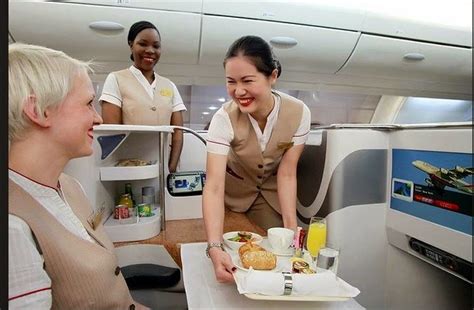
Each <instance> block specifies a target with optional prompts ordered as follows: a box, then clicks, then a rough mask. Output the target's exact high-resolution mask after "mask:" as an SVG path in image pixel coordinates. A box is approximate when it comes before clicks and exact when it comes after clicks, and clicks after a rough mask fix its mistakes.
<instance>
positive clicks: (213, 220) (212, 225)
mask: <svg viewBox="0 0 474 310" xmlns="http://www.w3.org/2000/svg"><path fill="white" fill-rule="evenodd" d="M224 68H225V76H226V87H227V93H228V95H229V97H230V98H231V100H230V101H229V102H227V103H224V104H223V105H222V107H221V108H220V109H219V110H218V111H217V112H216V114H215V115H214V116H213V118H212V120H211V124H210V126H209V131H208V140H207V171H206V174H207V175H206V186H205V187H204V192H203V216H204V223H205V226H206V234H207V240H208V247H207V254H208V255H209V256H210V257H211V259H212V262H213V265H214V271H215V274H216V279H217V280H218V281H220V282H230V281H233V277H232V272H233V271H234V270H235V266H234V264H233V263H232V261H231V258H230V256H229V254H227V253H226V252H224V251H223V248H222V233H223V226H224V214H225V212H224V206H225V207H226V208H228V209H229V210H231V211H233V212H241V213H245V214H246V215H247V217H248V218H249V219H250V220H251V221H253V222H254V223H256V224H257V225H259V226H260V227H262V228H263V229H268V228H270V227H278V226H279V227H282V226H283V227H286V228H290V229H296V225H297V222H296V168H297V164H298V160H299V158H300V155H301V153H302V152H303V148H304V144H305V142H306V140H307V138H308V133H309V129H310V123H311V113H310V110H309V108H308V107H307V106H306V105H305V104H304V103H303V102H302V101H301V100H298V99H296V98H293V97H291V96H289V95H287V94H284V93H282V92H279V91H275V90H273V89H272V86H273V85H274V84H275V83H276V81H277V79H278V77H279V76H280V74H281V66H280V63H279V61H278V60H277V59H275V57H274V55H273V53H272V50H271V47H270V45H269V44H268V43H267V42H266V41H265V40H263V39H262V38H260V37H256V36H245V37H242V38H240V39H238V40H236V41H235V42H234V43H233V44H232V45H231V46H230V48H229V50H228V51H227V55H226V57H225V60H224Z"/></svg>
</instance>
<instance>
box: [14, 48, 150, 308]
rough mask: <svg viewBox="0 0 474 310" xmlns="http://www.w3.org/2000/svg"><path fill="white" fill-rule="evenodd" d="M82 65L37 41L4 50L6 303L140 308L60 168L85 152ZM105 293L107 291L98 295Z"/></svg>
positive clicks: (90, 117) (87, 86) (88, 102)
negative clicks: (6, 86) (5, 70)
mask: <svg viewBox="0 0 474 310" xmlns="http://www.w3.org/2000/svg"><path fill="white" fill-rule="evenodd" d="M89 70H90V68H89V64H87V63H84V62H82V61H79V60H76V59H73V58H71V57H69V56H67V55H66V54H64V53H63V52H60V51H55V50H52V49H48V48H45V47H42V46H36V45H26V44H19V43H14V44H10V45H9V47H8V77H9V79H8V81H9V86H8V138H9V144H10V147H9V153H8V168H9V169H8V177H9V181H8V258H9V259H8V261H9V264H8V294H9V297H8V307H9V308H11V309H51V308H52V309H142V308H144V306H142V305H140V304H138V303H137V302H135V301H134V300H133V299H132V296H131V295H130V292H129V290H128V287H127V284H126V282H125V279H124V277H123V275H122V273H121V271H120V267H118V260H117V257H116V256H115V253H114V245H113V243H112V241H111V240H110V239H109V237H108V236H107V234H106V233H105V230H104V226H103V225H102V223H98V224H97V225H93V224H91V223H90V221H89V220H88V219H89V216H90V215H91V214H92V206H91V204H90V202H89V201H88V199H87V197H86V196H85V193H84V190H83V189H82V186H81V185H80V184H79V183H78V182H77V180H76V179H74V178H72V177H71V176H68V175H66V174H64V173H63V170H64V167H65V166H66V165H67V163H68V162H69V161H70V160H71V159H74V158H79V157H84V156H89V155H91V154H92V140H93V129H92V128H93V126H95V125H99V124H101V123H102V119H101V117H100V116H99V114H98V113H97V112H96V110H95V108H94V105H93V102H94V98H95V91H94V87H93V86H92V82H91V80H90V78H89V75H88V72H89ZM104 292H106V293H104Z"/></svg>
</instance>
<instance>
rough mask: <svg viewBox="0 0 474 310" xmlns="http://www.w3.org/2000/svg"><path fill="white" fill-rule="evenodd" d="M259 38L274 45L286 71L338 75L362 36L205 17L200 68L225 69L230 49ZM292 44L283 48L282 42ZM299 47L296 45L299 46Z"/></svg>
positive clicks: (306, 27)
mask: <svg viewBox="0 0 474 310" xmlns="http://www.w3.org/2000/svg"><path fill="white" fill-rule="evenodd" d="M244 35H256V36H260V37H262V38H263V39H265V40H267V41H268V42H272V41H273V42H276V43H275V44H274V49H273V50H274V53H275V55H276V56H277V58H278V59H279V61H280V63H281V65H282V71H283V74H285V71H286V72H287V71H302V72H318V73H330V74H333V73H335V72H336V71H337V70H338V69H339V68H340V67H341V66H342V65H343V64H344V62H345V61H346V60H347V58H348V57H349V55H350V54H351V52H352V50H353V48H354V46H355V44H356V42H357V39H358V37H359V35H360V33H358V32H355V31H344V30H336V29H327V28H321V27H314V26H302V25H292V24H285V23H278V22H270V21H262V20H249V19H242V18H230V17H221V16H206V15H205V16H203V21H202V38H201V54H200V57H199V64H205V65H219V66H222V63H223V60H224V57H225V53H226V52H227V49H228V48H229V46H230V45H231V44H232V42H234V41H235V40H236V39H238V38H239V37H241V36H244ZM282 37H283V38H284V40H287V41H288V42H290V43H292V44H291V45H292V46H291V47H290V46H288V47H287V48H281V47H280V46H279V44H278V40H280V39H281V38H282ZM295 43H296V44H295Z"/></svg>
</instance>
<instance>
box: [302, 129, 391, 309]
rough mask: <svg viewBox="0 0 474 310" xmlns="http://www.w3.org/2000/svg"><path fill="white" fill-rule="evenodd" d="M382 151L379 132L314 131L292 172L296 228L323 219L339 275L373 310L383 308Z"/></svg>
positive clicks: (383, 144) (384, 170)
mask: <svg viewBox="0 0 474 310" xmlns="http://www.w3.org/2000/svg"><path fill="white" fill-rule="evenodd" d="M315 137H319V140H318V139H314V138H315ZM311 140H314V141H311ZM387 149H388V139H387V133H386V132H384V131H382V130H374V129H372V128H358V129H353V128H350V129H349V128H329V129H320V130H313V131H311V132H310V139H308V143H307V145H306V147H305V149H304V151H303V154H302V156H301V158H300V161H299V162H298V171H297V180H298V181H297V182H298V192H297V193H298V197H297V198H298V203H297V220H298V225H299V226H302V227H303V228H304V229H307V227H308V224H309V221H310V219H311V217H312V216H321V217H325V218H326V222H327V242H328V243H333V244H335V245H336V246H338V247H339V248H340V253H339V267H338V275H339V276H340V277H341V278H342V279H344V280H345V281H348V282H349V283H351V284H352V285H354V286H356V287H357V288H359V289H360V291H361V293H360V295H359V296H357V297H356V300H357V302H358V303H359V304H361V305H363V306H364V307H368V308H375V309H376V308H380V307H383V304H384V293H383V290H384V281H385V278H384V277H385V265H384V261H385V253H386V247H387V246H388V244H387V239H386V234H385V213H386V188H387V181H386V178H387V157H388V151H387Z"/></svg>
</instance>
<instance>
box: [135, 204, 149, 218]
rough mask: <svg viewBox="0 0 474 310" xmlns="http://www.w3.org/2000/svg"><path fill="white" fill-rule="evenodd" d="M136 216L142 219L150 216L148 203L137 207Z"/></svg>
mask: <svg viewBox="0 0 474 310" xmlns="http://www.w3.org/2000/svg"><path fill="white" fill-rule="evenodd" d="M137 209H138V210H137V211H138V215H139V216H142V217H148V216H152V213H151V206H150V204H149V203H141V204H139V205H138V206H137Z"/></svg>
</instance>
